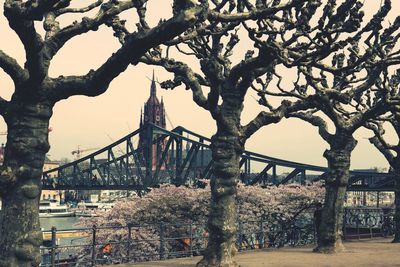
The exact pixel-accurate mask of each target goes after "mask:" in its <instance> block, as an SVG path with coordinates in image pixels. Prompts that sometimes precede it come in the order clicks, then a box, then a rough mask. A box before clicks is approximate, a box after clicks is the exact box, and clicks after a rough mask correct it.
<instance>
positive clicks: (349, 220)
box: [343, 207, 395, 239]
mask: <svg viewBox="0 0 400 267" xmlns="http://www.w3.org/2000/svg"><path fill="white" fill-rule="evenodd" d="M394 229H395V224H394V209H392V208H365V207H359V208H347V209H345V213H344V218H343V235H344V238H345V239H352V238H358V239H359V238H365V237H371V238H372V237H378V236H383V237H386V236H390V235H393V234H394Z"/></svg>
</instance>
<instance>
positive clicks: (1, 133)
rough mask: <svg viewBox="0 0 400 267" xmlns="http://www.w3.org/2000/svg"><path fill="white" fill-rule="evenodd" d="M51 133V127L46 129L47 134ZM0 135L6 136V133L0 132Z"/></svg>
mask: <svg viewBox="0 0 400 267" xmlns="http://www.w3.org/2000/svg"><path fill="white" fill-rule="evenodd" d="M52 131H53V128H52V127H49V128H48V129H47V132H48V133H51V132H52ZM0 135H7V131H5V132H0Z"/></svg>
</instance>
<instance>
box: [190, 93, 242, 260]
mask: <svg viewBox="0 0 400 267" xmlns="http://www.w3.org/2000/svg"><path fill="white" fill-rule="evenodd" d="M241 111H242V102H241V101H240V99H239V100H236V99H231V100H228V101H227V100H226V99H224V104H223V105H222V110H221V113H222V115H221V116H222V117H223V119H222V120H221V121H219V122H218V121H217V127H218V130H217V133H216V134H215V135H214V136H213V137H212V139H211V149H212V153H213V160H214V165H213V177H212V179H211V209H210V214H209V218H208V231H209V240H208V245H207V249H206V252H205V255H204V257H203V259H202V260H201V261H200V262H199V263H198V264H197V266H198V267H206V266H207V267H222V266H224V267H231V266H238V265H237V264H236V262H235V261H234V259H233V257H234V255H235V252H236V246H235V241H236V219H237V213H236V203H235V195H236V190H237V182H238V179H239V171H240V170H239V161H240V155H241V154H242V152H243V150H244V142H243V140H242V139H241V133H242V132H241V128H240V113H241Z"/></svg>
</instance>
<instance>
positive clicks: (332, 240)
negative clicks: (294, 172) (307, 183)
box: [314, 134, 357, 253]
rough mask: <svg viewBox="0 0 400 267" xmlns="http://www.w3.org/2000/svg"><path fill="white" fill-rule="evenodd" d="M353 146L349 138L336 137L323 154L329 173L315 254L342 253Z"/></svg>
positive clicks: (344, 136)
mask: <svg viewBox="0 0 400 267" xmlns="http://www.w3.org/2000/svg"><path fill="white" fill-rule="evenodd" d="M356 144H357V142H356V140H355V139H354V138H353V137H352V136H351V135H348V134H347V135H346V134H336V136H335V137H334V138H333V140H332V142H331V149H330V150H326V151H325V153H324V157H325V158H326V159H327V160H328V168H329V170H328V173H327V175H326V179H325V190H326V192H325V202H324V206H323V209H322V218H321V224H320V227H319V229H318V230H317V237H318V240H317V247H316V248H315V249H314V251H315V252H322V253H335V252H340V251H342V250H344V247H343V244H342V239H341V236H342V225H343V205H344V199H345V194H346V190H347V185H348V180H349V169H350V156H351V152H352V151H353V149H354V147H355V146H356Z"/></svg>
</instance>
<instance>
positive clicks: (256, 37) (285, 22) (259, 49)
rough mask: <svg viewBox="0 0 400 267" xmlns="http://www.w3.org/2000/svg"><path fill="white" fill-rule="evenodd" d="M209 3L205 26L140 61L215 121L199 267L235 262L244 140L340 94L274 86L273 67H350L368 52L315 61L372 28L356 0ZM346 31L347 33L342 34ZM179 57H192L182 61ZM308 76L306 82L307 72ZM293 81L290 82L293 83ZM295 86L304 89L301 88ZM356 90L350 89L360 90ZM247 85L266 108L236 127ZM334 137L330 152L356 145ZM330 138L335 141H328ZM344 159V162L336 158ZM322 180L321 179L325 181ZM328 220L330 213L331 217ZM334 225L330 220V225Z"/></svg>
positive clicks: (332, 70) (330, 69)
mask: <svg viewBox="0 0 400 267" xmlns="http://www.w3.org/2000/svg"><path fill="white" fill-rule="evenodd" d="M212 2H213V3H214V7H213V8H212V11H211V12H210V13H209V15H208V21H209V22H210V23H209V24H208V23H207V24H206V23H197V24H196V26H195V29H192V30H191V31H188V32H187V33H186V35H184V36H183V37H182V36H181V37H179V38H174V39H173V40H171V41H168V42H165V43H164V45H165V46H160V47H157V48H155V49H153V50H151V51H150V52H149V53H146V55H145V56H143V57H142V58H141V59H140V62H143V63H146V64H151V65H157V66H161V67H163V68H164V69H165V70H167V71H168V72H170V73H172V74H173V75H174V78H173V79H172V80H168V81H165V82H163V83H162V84H161V85H162V87H163V88H166V89H174V88H176V87H179V86H180V85H184V86H185V87H186V89H188V90H190V91H191V92H192V95H193V101H194V102H195V103H196V104H197V105H198V106H200V107H202V108H204V109H205V110H207V111H209V112H210V115H211V116H212V118H213V119H214V120H215V121H216V124H217V132H216V133H215V134H214V136H213V137H212V139H211V149H212V155H213V160H214V165H213V167H212V171H213V177H212V180H211V192H212V203H211V211H210V215H209V221H208V230H209V242H208V247H207V249H206V252H205V255H204V258H203V259H202V260H201V261H200V262H199V263H198V266H236V265H237V264H236V263H235V261H234V258H233V255H234V253H235V236H236V226H235V222H236V216H237V215H236V208H235V193H236V185H237V181H238V178H239V177H238V176H239V171H240V170H239V159H240V155H241V154H242V152H243V150H244V146H245V143H246V140H248V139H249V138H250V137H251V136H252V135H253V134H254V133H255V132H256V131H258V130H259V129H260V128H261V127H263V126H265V125H268V124H272V123H277V122H279V121H280V120H281V119H282V118H283V117H284V116H289V114H290V113H296V114H299V115H298V116H301V115H300V114H302V113H297V112H298V111H299V110H307V109H312V111H313V110H314V109H316V108H318V107H320V106H321V107H322V108H323V109H324V110H327V109H330V107H331V106H330V105H326V106H325V105H319V103H318V106H317V104H316V102H318V101H321V99H323V100H324V101H323V103H325V104H326V103H329V102H330V100H329V98H330V97H331V96H335V95H336V96H337V97H338V99H342V98H343V99H344V98H345V97H343V96H341V91H337V89H336V87H335V88H332V89H331V90H329V89H327V90H325V88H323V89H321V90H320V91H318V92H317V93H316V94H314V95H310V96H308V95H306V91H304V92H300V91H301V88H300V87H298V88H296V90H293V91H285V90H283V89H282V88H281V80H282V77H281V76H280V75H279V74H278V72H277V71H276V70H277V67H278V66H281V65H282V66H285V67H287V68H293V67H296V66H300V67H299V70H301V73H303V72H304V73H305V74H307V72H306V70H307V67H306V66H316V67H319V68H322V69H326V70H324V71H326V72H329V73H336V72H341V71H344V69H346V70H347V71H350V70H351V68H352V67H354V66H356V65H358V64H359V63H360V64H361V63H363V62H366V61H367V59H369V58H370V56H369V54H368V53H366V54H365V56H364V57H362V58H357V59H356V60H355V62H353V63H352V65H351V66H348V67H347V68H344V67H343V68H342V67H340V68H339V67H337V68H335V67H328V66H325V65H323V63H322V62H323V61H324V60H326V59H329V58H331V57H332V53H333V52H335V51H338V50H340V49H344V48H345V47H348V43H347V42H348V41H351V40H357V36H361V35H363V34H375V31H374V28H373V27H372V28H371V27H370V28H361V22H362V18H363V12H362V11H361V8H362V4H361V3H360V2H359V1H350V0H347V1H344V3H343V4H342V5H341V6H339V7H338V9H337V10H336V12H335V3H336V1H334V0H330V1H327V3H325V4H322V1H320V0H309V1H304V0H301V1H300V0H290V1H284V3H281V1H279V0H274V1H268V2H267V1H262V0H257V1H247V0H242V1H238V2H237V3H236V2H235V1H212ZM235 12H236V13H235ZM319 12H320V13H321V14H322V17H321V18H320V19H315V17H316V15H315V14H316V13H319ZM318 15H319V14H318ZM318 18H319V16H318ZM371 23H372V22H371ZM313 24H315V25H313ZM378 24H379V21H378ZM350 34H352V35H351V36H350V37H349V35H350ZM245 35H247V36H248V38H247V39H245V38H244V36H245ZM240 39H242V40H240ZM241 43H244V45H247V46H249V44H250V46H254V47H255V50H249V51H247V53H246V54H245V56H244V58H243V60H242V61H240V62H238V63H235V64H233V62H232V61H231V59H232V60H234V59H233V57H232V55H233V54H235V53H236V51H237V48H238V47H240V45H239V44H241ZM369 53H372V52H369ZM178 58H179V60H178ZM181 58H183V59H181ZM193 58H194V59H197V62H198V63H199V67H198V68H196V66H193V63H192V62H193ZM186 59H189V60H191V61H185V60H186ZM198 69H200V70H201V72H200V71H199V70H198ZM357 69H358V68H357ZM303 70H304V71H303ZM359 71H361V70H359ZM377 72H378V73H380V72H379V71H377ZM309 75H311V73H309V74H308V76H309ZM376 75H378V74H376ZM338 76H339V75H338ZM374 77H375V76H374ZM374 77H371V78H370V79H367V80H368V82H367V81H365V85H364V87H365V86H366V85H369V84H373V81H374ZM307 79H308V80H310V79H309V78H308V77H307ZM272 81H273V82H276V84H277V88H278V89H279V92H270V90H267V89H268V88H270V87H271V85H270V83H271V82H272ZM299 82H300V81H297V83H296V84H297V85H299ZM360 83H361V82H360ZM364 87H362V88H364ZM302 88H304V89H305V90H307V88H306V87H302ZM362 88H360V89H358V90H356V92H359V91H361V92H362V91H363V89H362ZM249 89H250V90H251V89H254V90H255V91H257V93H258V95H259V96H260V100H259V103H260V104H261V105H262V106H264V107H265V111H262V112H260V113H259V114H258V115H257V116H256V117H255V118H254V119H253V120H252V121H250V122H249V123H248V124H246V125H242V124H241V115H242V110H243V105H244V98H245V96H246V94H247V93H248V92H249V91H250V90H249ZM206 90H208V94H207V95H206V94H205V92H206ZM324 90H325V91H324ZM323 92H326V94H325V93H323ZM336 92H337V93H336ZM356 92H355V93H356ZM269 96H279V97H282V96H284V97H287V98H288V99H289V100H290V99H292V100H293V101H292V102H290V101H289V100H284V101H282V102H281V103H280V104H278V105H276V104H274V105H273V104H271V103H272V102H271V101H270V100H269ZM296 98H297V99H298V100H296ZM346 99H347V98H346ZM350 99H351V97H350ZM333 109H335V108H333ZM371 112H372V111H371ZM306 114H309V113H306ZM363 118H364V117H362V118H360V120H362V119H363ZM321 128H324V127H321ZM345 134H346V138H347V137H348V133H347V131H346V133H344V132H343V133H340V134H339V135H340V136H344V135H345ZM340 136H338V137H337V140H338V141H337V142H338V143H337V145H336V143H335V145H334V149H333V152H331V153H330V155H332V156H333V154H334V153H336V151H339V150H340V149H342V148H343V146H344V147H346V148H349V149H350V147H352V146H354V145H355V141H354V140H353V139H351V138H350V139H351V140H350V141H349V140H347V139H346V138H344V137H343V138H342V139H346V140H343V142H342V140H339V139H340ZM350 137H351V135H350ZM339 141H340V142H339ZM334 142H336V141H332V143H334ZM336 146H337V148H336ZM338 153H339V152H338ZM327 154H329V153H327ZM329 157H331V156H329ZM347 160H349V159H347ZM343 162H348V161H346V158H343ZM343 162H342V161H340V163H339V164H338V165H337V166H336V165H335V166H336V167H335V166H332V167H333V168H334V170H335V171H334V172H339V171H340V170H343V173H344V174H343V175H345V174H346V172H348V164H347V165H346V164H345V163H343ZM331 176H332V177H333V176H334V175H333V174H332V175H331ZM329 181H330V180H329V179H328V184H329ZM328 188H329V190H331V189H330V187H328ZM343 188H344V190H345V187H343V185H342V184H340V189H341V190H342V189H343ZM329 190H328V191H329ZM336 191H337V190H336ZM336 191H332V192H330V193H329V195H330V196H331V195H332V194H334V195H337V194H336ZM329 201H330V200H329ZM329 201H328V202H329ZM335 203H336V202H335ZM334 205H336V204H334ZM327 207H330V206H327ZM329 210H330V208H329ZM333 212H335V211H333ZM334 218H336V219H337V216H336V215H335V217H334ZM337 225H338V224H335V227H336V226H337ZM335 229H336V228H335Z"/></svg>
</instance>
